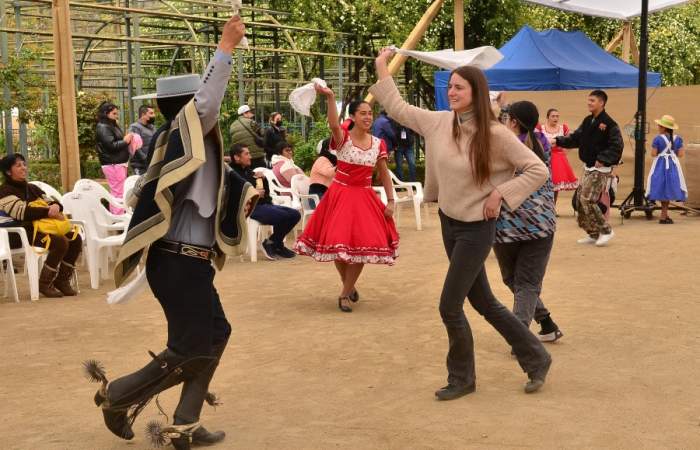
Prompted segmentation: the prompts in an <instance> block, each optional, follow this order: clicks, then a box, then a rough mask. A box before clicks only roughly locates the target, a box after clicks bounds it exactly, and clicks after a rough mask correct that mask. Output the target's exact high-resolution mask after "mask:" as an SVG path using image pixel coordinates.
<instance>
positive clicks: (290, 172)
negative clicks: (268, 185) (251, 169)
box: [270, 141, 304, 188]
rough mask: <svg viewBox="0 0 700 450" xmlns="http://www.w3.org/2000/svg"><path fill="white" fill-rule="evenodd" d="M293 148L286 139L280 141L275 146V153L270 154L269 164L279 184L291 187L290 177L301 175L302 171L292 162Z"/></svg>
mask: <svg viewBox="0 0 700 450" xmlns="http://www.w3.org/2000/svg"><path fill="white" fill-rule="evenodd" d="M293 157H294V148H293V147H292V145H291V144H290V143H288V142H287V141H280V142H278V143H277V146H276V147H275V154H274V155H273V156H272V160H271V161H270V165H271V166H272V171H273V172H274V173H275V177H276V178H277V181H279V182H280V184H281V185H282V186H284V187H286V188H289V187H292V177H293V176H294V175H299V174H301V175H303V174H304V171H303V170H301V169H300V168H299V167H298V166H297V165H296V164H294V159H293Z"/></svg>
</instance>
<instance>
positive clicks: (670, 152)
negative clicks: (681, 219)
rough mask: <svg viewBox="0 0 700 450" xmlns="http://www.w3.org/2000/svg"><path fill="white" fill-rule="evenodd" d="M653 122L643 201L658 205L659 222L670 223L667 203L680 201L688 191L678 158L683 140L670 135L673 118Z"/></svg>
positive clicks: (675, 126)
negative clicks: (655, 127) (656, 128)
mask: <svg viewBox="0 0 700 450" xmlns="http://www.w3.org/2000/svg"><path fill="white" fill-rule="evenodd" d="M655 122H656V124H657V125H658V126H659V135H658V136H656V137H655V138H654V141H653V142H652V144H651V147H652V150H651V156H653V157H654V162H652V164H651V169H650V170H649V178H648V179H647V198H649V200H652V201H660V202H661V219H660V220H659V223H661V224H672V223H673V220H671V218H670V217H669V216H668V205H669V202H671V201H679V202H684V201H686V199H687V198H688V188H687V187H686V184H685V177H684V176H683V169H682V168H681V163H680V161H679V159H678V158H682V157H683V153H684V150H683V139H682V138H681V137H680V136H678V135H674V131H675V130H677V129H678V125H677V124H676V121H675V119H674V118H673V117H671V116H669V115H665V116H663V117H662V118H661V119H658V120H655Z"/></svg>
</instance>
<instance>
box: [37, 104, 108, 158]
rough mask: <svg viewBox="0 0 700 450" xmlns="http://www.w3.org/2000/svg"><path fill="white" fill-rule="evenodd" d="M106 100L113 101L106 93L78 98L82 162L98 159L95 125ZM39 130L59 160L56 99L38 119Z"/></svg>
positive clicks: (79, 143)
mask: <svg viewBox="0 0 700 450" xmlns="http://www.w3.org/2000/svg"><path fill="white" fill-rule="evenodd" d="M105 100H111V99H110V97H109V95H107V94H106V93H104V92H97V93H95V92H78V96H77V97H76V112H77V115H78V147H79V149H80V161H81V162H84V161H88V160H95V159H97V153H96V150H95V125H96V124H97V108H98V107H99V105H100V103H102V102H103V101H105ZM36 125H37V130H38V131H39V133H42V134H43V135H44V136H45V138H44V143H46V142H48V143H50V145H51V148H52V150H55V151H56V153H55V155H56V158H58V150H59V148H58V147H59V145H58V110H57V109H56V98H55V97H54V98H53V99H52V100H51V103H50V104H49V107H48V108H47V109H46V110H45V111H43V112H42V113H41V114H40V115H39V116H38V117H37V122H36Z"/></svg>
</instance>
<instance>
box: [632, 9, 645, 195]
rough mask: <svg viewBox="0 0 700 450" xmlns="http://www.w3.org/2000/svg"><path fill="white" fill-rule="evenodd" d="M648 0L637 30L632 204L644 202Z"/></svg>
mask: <svg viewBox="0 0 700 450" xmlns="http://www.w3.org/2000/svg"><path fill="white" fill-rule="evenodd" d="M648 40H649V0H642V16H641V24H640V32H639V90H638V93H637V114H636V122H635V131H634V134H635V146H634V206H637V207H638V206H642V205H643V204H644V154H645V153H646V148H645V144H646V129H645V128H646V122H647V66H648V61H649V54H648V53H649V52H648V50H649V45H648Z"/></svg>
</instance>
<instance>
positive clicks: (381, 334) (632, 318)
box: [0, 198, 700, 450]
mask: <svg viewBox="0 0 700 450" xmlns="http://www.w3.org/2000/svg"><path fill="white" fill-rule="evenodd" d="M568 205H569V202H568V198H566V199H564V200H562V202H561V205H560V210H561V211H560V212H561V214H562V217H561V219H560V228H559V232H558V233H557V235H556V243H555V247H554V252H553V255H552V260H551V263H550V266H549V271H548V274H547V277H546V280H545V289H544V295H543V298H544V300H545V302H546V304H547V306H548V307H549V308H550V310H551V311H552V314H553V317H554V319H555V320H556V321H557V322H558V323H559V325H560V326H561V328H562V330H563V332H564V333H565V336H564V338H563V339H562V340H561V341H560V342H558V343H556V344H553V345H548V349H549V350H550V352H551V353H552V355H553V359H554V364H553V367H552V371H551V372H550V377H549V378H548V382H547V384H546V385H545V387H544V389H543V390H542V391H541V392H540V393H537V394H535V395H525V394H524V393H523V392H522V385H523V383H524V382H525V381H526V376H525V374H524V373H522V372H521V370H520V369H519V367H518V365H517V363H516V362H515V361H514V360H513V359H511V357H510V355H509V348H508V347H507V345H506V343H505V341H504V340H503V339H502V338H501V337H500V336H499V335H498V334H497V333H496V332H495V331H494V330H493V329H492V328H491V327H490V326H489V325H488V324H487V323H486V322H485V321H484V320H483V319H482V318H481V317H479V316H478V315H477V314H476V313H475V312H474V311H473V310H472V309H471V308H469V307H467V309H466V311H467V315H468V318H469V320H470V322H471V323H472V326H473V328H474V334H475V340H476V344H475V345H476V354H477V379H478V387H477V392H476V393H474V394H473V395H469V396H467V397H464V398H462V399H459V400H457V401H453V402H437V401H435V399H434V397H433V391H434V390H435V389H436V388H438V387H440V386H442V385H443V384H445V377H446V371H445V367H444V361H445V352H446V349H447V339H446V335H445V332H444V329H443V327H442V324H441V322H440V317H439V314H438V310H437V303H438V298H439V294H440V290H441V286H442V282H443V277H444V275H445V271H446V268H447V260H446V258H445V255H444V252H443V249H442V243H441V240H440V233H439V228H438V223H437V217H436V215H435V209H434V208H433V209H432V214H431V218H430V221H429V222H428V223H427V224H426V226H425V230H424V231H422V232H418V231H415V229H413V227H412V221H411V220H410V217H411V216H410V215H409V214H410V212H409V211H408V210H405V211H404V214H403V217H402V223H401V226H400V232H401V238H402V243H401V252H402V255H401V257H400V259H399V262H398V264H397V265H396V266H394V267H377V266H372V267H368V268H367V269H366V271H365V273H364V274H363V276H362V278H361V280H360V283H359V290H360V291H361V293H362V300H361V302H360V304H359V305H358V306H357V307H356V308H355V312H353V313H352V314H342V313H340V312H339V311H338V309H337V308H336V296H337V293H338V285H337V280H336V274H335V273H334V271H333V266H332V265H329V264H325V265H324V264H320V263H314V262H312V261H311V260H310V259H308V258H296V259H295V260H293V261H277V262H268V261H260V262H258V263H256V264H252V263H249V262H240V261H238V260H235V261H231V262H230V263H229V264H228V265H227V266H226V268H225V270H224V271H223V272H222V273H220V274H219V275H218V276H217V277H216V285H217V287H218V289H219V292H220V294H221V296H222V300H223V304H224V308H225V310H226V312H227V314H228V317H229V320H230V321H231V323H232V324H233V328H234V332H233V336H232V339H231V341H230V344H229V347H228V350H227V351H226V353H225V354H224V358H223V360H222V363H221V365H220V368H219V371H218V372H217V375H216V377H215V379H214V382H213V385H212V390H213V391H215V392H217V393H218V394H219V395H220V396H222V397H223V401H224V405H223V406H221V407H219V408H217V409H216V410H214V409H212V408H210V407H206V406H205V410H204V412H203V416H202V420H203V422H204V423H205V424H206V425H207V426H208V427H209V428H210V429H224V430H226V431H227V433H228V437H227V439H226V441H225V443H224V444H222V445H220V446H219V447H218V448H231V449H235V448H245V449H267V448H269V449H322V448H323V449H325V448H342V449H356V448H386V449H404V448H418V449H423V448H437V449H443V448H460V449H463V448H537V449H545V448H557V449H558V448H567V449H568V448H571V449H580V448H595V449H599V448H610V449H659V448H674V449H692V448H700V402H699V401H698V399H699V398H700V383H698V372H699V371H698V369H699V368H700V363H699V362H698V358H697V352H698V348H700V339H699V338H700V331H698V326H697V324H698V317H699V316H700V303H699V302H698V297H699V296H698V287H697V270H698V269H697V268H698V265H697V261H698V255H700V238H699V237H698V233H697V231H698V226H699V225H700V224H699V223H698V221H699V220H700V218H697V217H687V218H686V217H680V216H678V214H677V213H674V215H673V217H674V219H675V220H676V224H675V225H673V226H661V225H658V224H656V222H647V221H646V220H644V219H643V218H641V217H636V218H633V219H632V220H630V221H626V222H625V224H624V226H620V222H619V218H618V217H619V216H618V215H617V212H616V213H615V216H614V219H613V224H614V226H615V231H616V233H617V237H616V239H615V240H614V241H613V242H612V245H611V246H610V247H608V248H603V249H599V248H595V247H582V246H578V245H577V244H576V243H575V241H576V239H577V238H578V237H580V236H581V233H580V232H579V230H578V229H577V227H576V225H575V221H574V218H573V217H572V214H571V211H570V208H569V207H568ZM487 266H488V272H489V275H490V279H491V282H492V286H493V289H494V291H495V292H496V294H497V295H498V297H499V298H500V299H501V300H502V301H503V302H504V303H506V304H508V305H510V303H511V301H512V300H511V296H510V295H509V293H508V292H507V290H506V288H505V287H504V286H503V284H502V283H501V281H500V277H499V273H498V267H497V264H496V261H495V259H494V258H493V256H491V257H490V258H489V259H488V262H487ZM18 277H19V279H20V280H21V283H20V295H21V296H22V298H23V301H22V303H20V304H14V303H10V302H7V301H6V300H5V301H4V303H2V304H0V342H1V343H2V344H1V345H2V363H1V364H0V416H1V417H2V420H1V421H0V436H2V439H1V442H2V443H0V447H1V448H3V449H26V450H33V449H147V448H149V444H148V441H147V440H146V438H145V436H144V433H143V428H144V426H145V424H146V422H147V421H148V420H149V419H152V418H157V417H158V413H157V410H156V408H155V406H153V405H151V406H149V407H148V408H147V410H146V411H145V412H144V413H143V414H142V416H141V417H139V420H138V421H137V423H136V425H135V431H136V432H137V436H136V438H135V439H134V440H133V441H130V442H127V441H120V440H119V439H117V438H115V437H114V436H113V435H112V434H110V433H109V432H108V431H107V430H106V429H105V428H104V426H103V424H102V418H101V414H100V411H99V410H98V408H96V407H95V406H94V405H93V404H92V395H93V393H94V391H95V388H96V385H91V384H89V383H88V382H87V381H86V380H85V379H84V378H83V377H82V374H81V369H80V364H81V361H83V360H84V359H86V358H97V359H100V360H102V361H103V362H104V363H105V365H106V366H107V369H108V374H109V375H110V376H112V377H114V376H118V375H121V374H124V373H127V372H130V371H132V370H134V369H136V368H138V367H141V365H142V364H143V363H145V362H146V361H147V359H148V358H149V357H148V355H147V353H146V351H147V350H148V349H151V350H153V351H156V352H157V351H160V350H161V349H162V348H163V347H164V342H165V326H164V320H163V316H162V312H161V310H160V308H159V306H158V304H157V302H155V301H154V300H153V299H152V298H150V296H148V295H144V298H141V299H138V300H136V301H134V302H133V303H131V304H128V305H126V306H119V307H109V306H107V305H106V303H105V301H104V293H105V291H106V290H107V287H108V286H103V288H102V289H100V290H99V291H92V290H91V289H89V287H88V286H89V282H88V279H87V273H86V272H84V271H83V272H81V279H82V287H83V292H82V294H81V295H80V296H79V297H77V298H71V299H61V300H48V299H40V300H39V301H38V302H36V303H31V302H29V301H27V299H28V295H29V294H28V291H27V287H26V282H25V281H24V280H23V277H21V276H18ZM533 329H535V327H534V326H533ZM535 331H536V330H535ZM176 391H177V390H176V389H173V390H171V392H168V393H167V394H166V395H163V396H161V402H162V404H163V405H164V406H165V408H166V410H167V411H168V412H169V413H172V411H173V409H174V406H175V402H176V399H177V395H178V392H176Z"/></svg>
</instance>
